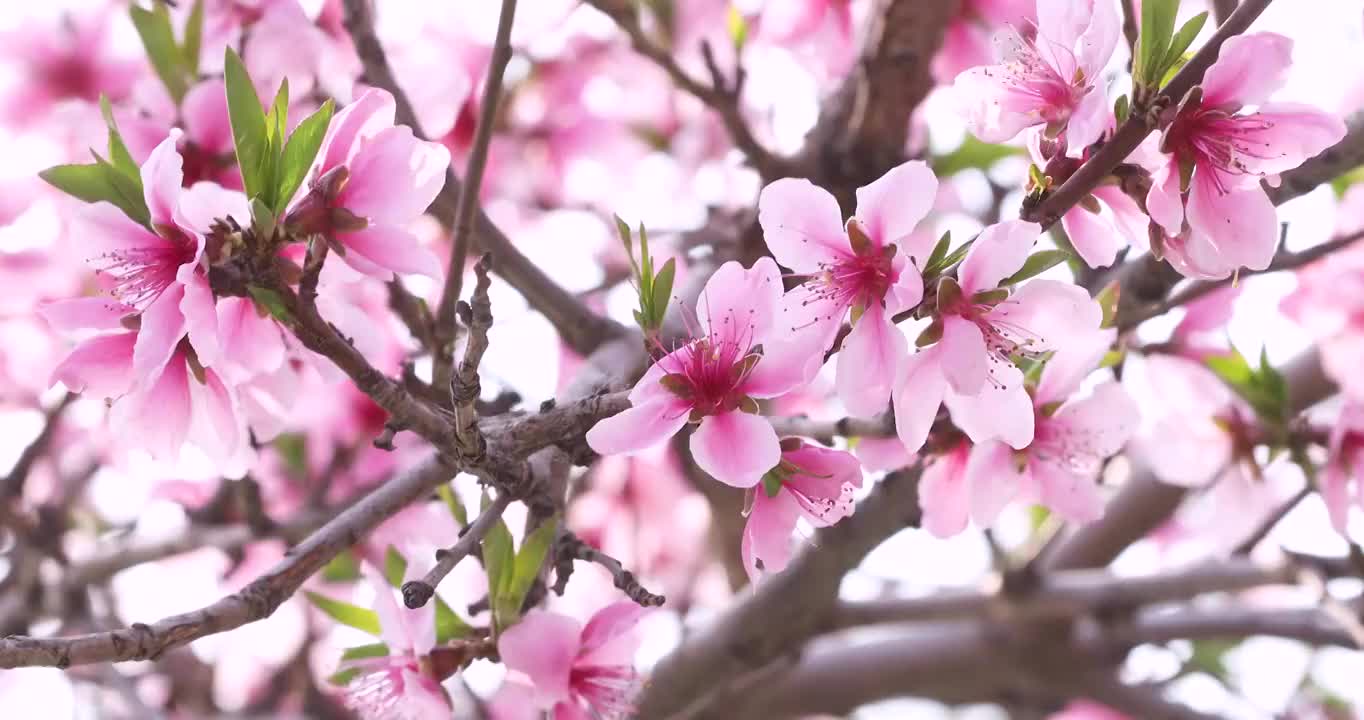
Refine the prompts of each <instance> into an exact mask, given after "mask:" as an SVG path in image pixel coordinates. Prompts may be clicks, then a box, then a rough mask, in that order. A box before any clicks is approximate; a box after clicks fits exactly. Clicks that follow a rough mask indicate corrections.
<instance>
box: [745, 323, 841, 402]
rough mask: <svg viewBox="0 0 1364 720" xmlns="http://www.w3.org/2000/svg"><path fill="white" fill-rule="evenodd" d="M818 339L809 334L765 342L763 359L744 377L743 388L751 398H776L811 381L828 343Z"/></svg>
mask: <svg viewBox="0 0 1364 720" xmlns="http://www.w3.org/2000/svg"><path fill="white" fill-rule="evenodd" d="M816 339H817V338H815V337H813V336H807V337H803V338H795V339H792V340H790V341H787V342H781V341H775V340H773V341H768V342H765V343H763V357H762V360H761V361H759V362H758V364H757V365H755V366H754V367H753V371H752V372H751V373H750V374H749V376H748V377H747V378H745V380H744V383H743V387H742V388H741V390H742V391H743V392H744V394H746V395H748V396H750V397H755V398H773V397H778V396H781V395H785V394H786V393H788V392H791V391H792V390H795V389H796V388H798V387H800V386H802V385H807V384H809V383H810V381H812V380H814V379H815V376H816V375H818V374H819V369H820V367H821V366H823V365H824V350H825V349H826V346H823V345H822V344H817V343H816V342H815V340H816ZM845 352H846V350H845Z"/></svg>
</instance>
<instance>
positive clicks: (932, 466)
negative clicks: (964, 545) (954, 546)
mask: <svg viewBox="0 0 1364 720" xmlns="http://www.w3.org/2000/svg"><path fill="white" fill-rule="evenodd" d="M970 458H971V443H970V441H968V440H967V439H966V438H961V439H960V440H958V441H957V442H955V443H953V444H952V445H951V446H950V447H948V448H947V449H946V450H944V451H943V452H941V453H937V454H935V455H933V456H932V460H931V461H930V462H929V463H928V465H927V467H925V468H924V473H923V477H922V478H921V479H920V480H919V508H920V509H921V510H922V511H923V518H922V520H921V522H920V526H921V527H923V529H925V530H927V531H928V532H930V533H932V534H933V535H935V536H937V537H941V538H945V537H951V536H953V535H956V534H957V533H959V532H961V531H962V530H965V529H966V522H967V520H968V519H969V516H970V514H971V512H970V511H971V503H972V500H973V499H974V495H973V494H972V493H971V484H970V482H969V481H967V479H966V463H967V461H968V460H970Z"/></svg>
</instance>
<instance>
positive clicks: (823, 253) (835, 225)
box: [758, 178, 852, 273]
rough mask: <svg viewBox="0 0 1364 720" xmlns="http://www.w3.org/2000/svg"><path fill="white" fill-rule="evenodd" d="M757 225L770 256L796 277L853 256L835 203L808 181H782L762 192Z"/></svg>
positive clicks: (759, 199)
mask: <svg viewBox="0 0 1364 720" xmlns="http://www.w3.org/2000/svg"><path fill="white" fill-rule="evenodd" d="M758 223H759V224H760V225H762V229H763V237H764V238H766V239H767V248H768V249H769V250H771V251H772V256H773V257H775V258H776V259H777V262H779V263H781V264H782V265H784V266H786V267H788V268H791V269H792V270H794V271H795V272H798V273H813V272H819V270H820V268H821V266H822V265H830V264H833V263H834V262H837V261H838V260H839V259H840V258H843V257H846V256H848V255H850V254H851V252H852V249H851V247H850V246H849V245H848V236H847V235H846V234H845V233H844V232H843V213H842V212H841V211H840V210H839V209H838V201H836V200H834V196H832V195H830V194H829V193H828V192H827V191H825V190H824V189H823V188H819V187H816V186H815V185H813V184H812V183H811V182H810V181H809V180H804V179H798V178H782V179H781V180H777V181H775V182H773V183H771V184H769V185H768V186H767V187H765V188H763V191H762V194H761V195H760V196H759V197H758Z"/></svg>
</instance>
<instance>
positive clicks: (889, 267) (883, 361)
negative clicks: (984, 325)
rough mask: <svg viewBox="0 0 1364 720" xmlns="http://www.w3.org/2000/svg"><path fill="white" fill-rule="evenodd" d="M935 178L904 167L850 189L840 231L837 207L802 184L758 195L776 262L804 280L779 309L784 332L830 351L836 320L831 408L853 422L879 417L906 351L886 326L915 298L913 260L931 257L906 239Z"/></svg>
mask: <svg viewBox="0 0 1364 720" xmlns="http://www.w3.org/2000/svg"><path fill="white" fill-rule="evenodd" d="M937 193H938V179H937V177H935V176H934V175H933V171H932V170H930V169H928V166H927V165H925V164H924V163H922V162H918V161H915V162H908V163H905V164H903V165H900V166H899V167H896V168H894V169H892V170H891V171H889V172H887V173H886V174H885V175H883V176H882V177H881V178H880V179H878V180H876V181H875V182H873V183H872V184H870V185H867V186H866V187H863V188H859V189H858V190H857V212H856V213H855V214H854V215H853V217H851V218H849V219H848V222H847V223H846V225H845V224H844V223H843V222H842V213H841V212H840V211H839V208H838V202H837V201H836V200H834V197H833V196H832V195H830V194H829V193H828V192H826V191H824V190H822V189H820V188H818V187H816V186H814V185H813V184H811V183H810V181H808V180H797V179H795V178H784V179H781V180H778V181H776V182H774V183H772V184H770V185H768V186H767V187H766V188H764V189H763V192H762V196H761V197H760V198H759V199H758V221H759V222H760V223H761V224H762V228H763V234H764V236H765V237H766V239H767V246H768V248H769V249H770V250H771V251H772V254H773V256H774V257H776V259H777V262H779V263H781V264H782V265H784V266H786V267H788V268H790V269H791V270H793V271H795V272H796V273H797V274H799V275H802V276H805V278H806V280H805V283H804V284H802V285H800V286H799V287H797V288H795V289H793V290H792V291H791V292H789V293H787V294H786V296H785V297H784V298H783V300H782V306H783V307H782V316H781V319H780V323H781V324H782V325H783V326H784V329H785V330H789V331H790V332H792V333H795V334H800V335H808V336H810V337H811V338H812V342H814V343H816V344H817V345H819V347H820V349H821V350H827V349H828V348H829V347H830V346H831V345H833V343H834V340H835V338H836V337H837V335H838V332H839V329H840V328H841V327H842V324H843V320H844V319H845V318H848V317H851V320H852V332H851V333H849V334H848V336H847V338H846V339H844V341H843V345H842V348H841V350H840V351H839V353H838V369H837V376H836V378H837V379H836V384H837V388H838V396H839V399H840V400H842V401H843V404H844V406H846V407H847V409H848V411H849V412H851V413H853V414H855V415H864V416H867V415H875V414H877V413H880V412H883V411H884V410H885V409H886V401H887V399H888V398H889V397H890V391H891V386H892V384H893V383H894V381H895V373H896V370H898V369H899V366H900V363H901V362H902V361H903V360H904V358H905V356H906V355H907V354H908V351H909V343H908V341H907V340H906V339H905V337H904V334H903V333H901V332H900V330H899V329H898V328H897V327H896V326H895V322H894V320H893V319H892V318H893V317H894V316H895V314H896V313H899V312H901V311H904V310H909V309H912V308H914V307H915V306H916V305H918V304H919V301H920V300H921V299H922V298H923V280H922V279H921V278H920V276H919V270H918V269H917V268H916V267H915V266H914V264H913V261H912V259H913V260H917V261H919V262H923V261H924V260H926V259H927V254H928V251H929V250H931V248H926V247H921V246H922V245H924V244H925V243H923V242H922V239H920V238H915V237H913V236H912V233H913V231H914V229H915V227H916V226H917V225H918V224H919V223H920V222H921V221H922V220H923V219H924V217H925V216H926V215H927V214H928V212H929V210H931V209H932V207H933V200H934V198H935V197H936V196H937Z"/></svg>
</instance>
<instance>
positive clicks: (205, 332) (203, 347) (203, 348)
mask: <svg viewBox="0 0 1364 720" xmlns="http://www.w3.org/2000/svg"><path fill="white" fill-rule="evenodd" d="M184 288H185V290H184V294H183V297H181V299H180V313H181V315H183V316H184V323H185V332H186V333H187V334H188V335H189V343H190V345H192V346H193V347H194V354H195V355H197V356H198V358H199V362H200V363H201V364H203V365H206V366H207V365H213V364H214V363H216V362H218V353H219V351H220V350H221V342H220V340H219V337H218V310H217V308H216V307H214V300H213V290H212V289H210V288H209V286H208V278H206V277H204V276H203V275H201V274H199V273H191V274H189V277H188V281H187V282H186V283H185V284H184Z"/></svg>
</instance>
